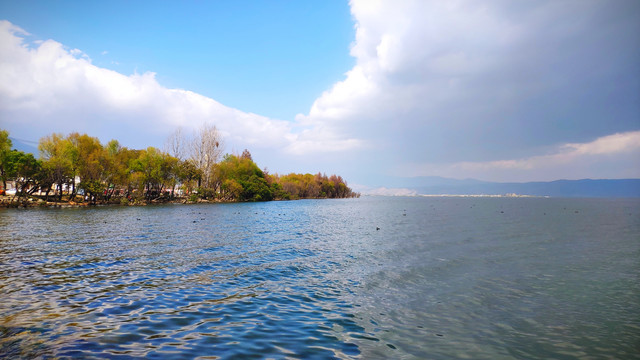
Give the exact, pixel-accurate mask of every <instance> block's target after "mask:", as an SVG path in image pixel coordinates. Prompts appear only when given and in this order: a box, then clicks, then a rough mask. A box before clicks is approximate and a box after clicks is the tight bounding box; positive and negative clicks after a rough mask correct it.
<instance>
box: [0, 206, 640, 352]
mask: <svg viewBox="0 0 640 360" xmlns="http://www.w3.org/2000/svg"><path fill="white" fill-rule="evenodd" d="M378 229H379V230H378ZM0 230H1V233H0V356H6V357H38V356H42V357H57V358H65V357H68V358H75V357H95V358H133V357H145V358H163V359H165V358H194V357H207V356H208V357H213V358H215V357H220V358H231V357H238V358H283V357H291V358H304V359H313V358H318V359H325V358H366V359H369V358H430V359H434V358H435V359H438V358H440V359H450V358H475V359H481V358H483V359H496V358H505V359H507V358H527V359H531V358H589V357H593V358H607V357H609V358H640V355H639V354H640V348H639V344H640V315H639V314H640V285H639V284H640V261H639V260H638V259H640V201H638V200H607V199H509V198H506V199H494V198H376V197H373V198H370V197H365V198H361V199H350V200H324V201H306V200H305V201H292V202H269V203H256V204H217V205H189V206H182V205H167V206H148V207H103V208H92V209H28V210H16V209H4V210H0Z"/></svg>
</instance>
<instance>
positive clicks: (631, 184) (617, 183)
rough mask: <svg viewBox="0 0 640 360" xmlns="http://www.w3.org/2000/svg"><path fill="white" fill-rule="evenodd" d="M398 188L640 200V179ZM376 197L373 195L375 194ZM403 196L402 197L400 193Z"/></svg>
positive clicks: (409, 182) (439, 182) (433, 180)
mask: <svg viewBox="0 0 640 360" xmlns="http://www.w3.org/2000/svg"><path fill="white" fill-rule="evenodd" d="M398 185H400V186H399V187H400V188H402V189H398V190H404V192H405V193H406V192H407V191H406V190H411V191H412V193H414V194H419V195H505V194H518V195H532V196H552V197H640V179H598V180H592V179H583V180H556V181H549V182H525V183H498V182H487V181H480V180H475V179H464V180H457V179H447V178H442V177H435V176H433V177H432V176H430V177H417V178H410V179H402V181H401V182H400V183H398ZM372 193H374V192H372ZM399 194H401V193H399Z"/></svg>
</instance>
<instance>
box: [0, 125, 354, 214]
mask: <svg viewBox="0 0 640 360" xmlns="http://www.w3.org/2000/svg"><path fill="white" fill-rule="evenodd" d="M223 148H224V146H223V139H222V137H221V135H220V132H219V131H218V130H217V129H216V128H215V126H210V125H206V124H205V125H203V126H202V127H201V128H200V129H198V130H197V131H195V132H194V133H193V134H191V135H185V134H184V132H183V131H182V129H181V128H178V129H177V130H176V131H175V132H174V133H173V134H172V135H171V136H170V137H169V138H168V139H167V141H166V144H165V149H163V150H160V149H158V148H155V147H148V148H146V149H141V150H134V149H128V148H126V147H124V146H121V145H120V143H119V142H118V141H117V140H111V141H109V142H108V143H107V144H106V145H103V144H101V143H100V140H98V138H96V137H91V136H89V135H87V134H79V133H71V134H68V135H67V136H64V135H62V134H55V133H54V134H51V135H49V136H46V137H43V138H42V139H40V141H39V143H38V150H39V153H40V156H39V158H36V157H35V156H34V155H33V154H30V153H25V152H23V151H19V150H16V149H12V141H11V139H10V138H9V133H8V131H6V130H0V177H1V178H2V189H0V194H1V195H4V196H3V197H2V205H4V206H20V205H24V206H27V205H29V204H39V205H42V206H47V205H59V204H83V205H97V204H122V205H144V204H149V203H162V202H183V203H196V202H240V201H270V200H295V199H321V198H349V197H358V196H359V194H358V193H355V192H353V191H352V190H351V189H350V188H349V187H348V186H347V183H346V181H345V180H344V179H342V177H340V176H337V175H331V176H327V175H325V174H321V173H318V174H315V175H312V174H296V173H291V174H287V175H278V174H269V173H268V171H267V170H266V169H264V170H261V169H260V168H259V167H258V165H257V164H256V163H255V162H254V161H253V159H252V157H251V153H250V152H249V151H248V150H244V151H243V152H242V154H225V155H223Z"/></svg>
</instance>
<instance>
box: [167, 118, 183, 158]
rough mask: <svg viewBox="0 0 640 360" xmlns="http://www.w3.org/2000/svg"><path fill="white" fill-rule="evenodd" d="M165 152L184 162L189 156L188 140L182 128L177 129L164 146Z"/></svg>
mask: <svg viewBox="0 0 640 360" xmlns="http://www.w3.org/2000/svg"><path fill="white" fill-rule="evenodd" d="M164 148H165V149H164V150H165V152H167V153H169V154H170V155H171V156H173V157H175V158H177V159H179V160H184V159H185V157H186V155H187V150H188V149H187V139H186V137H185V136H184V133H183V132H182V127H180V126H179V127H178V128H176V131H174V132H173V133H172V134H171V135H169V137H168V138H167V141H166V142H165V144H164Z"/></svg>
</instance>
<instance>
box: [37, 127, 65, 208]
mask: <svg viewBox="0 0 640 360" xmlns="http://www.w3.org/2000/svg"><path fill="white" fill-rule="evenodd" d="M38 150H40V158H41V159H43V167H44V169H45V170H46V172H47V173H48V175H49V176H50V180H51V182H52V184H57V185H58V186H57V188H58V196H59V198H58V201H61V200H62V185H63V184H66V183H69V182H70V178H71V176H72V170H71V168H72V155H71V151H72V147H71V145H70V144H69V142H68V140H67V139H65V138H64V137H63V135H62V134H55V133H54V134H51V135H49V136H46V137H43V138H41V139H40V141H39V143H38ZM47 195H48V192H47ZM54 196H55V193H54Z"/></svg>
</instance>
